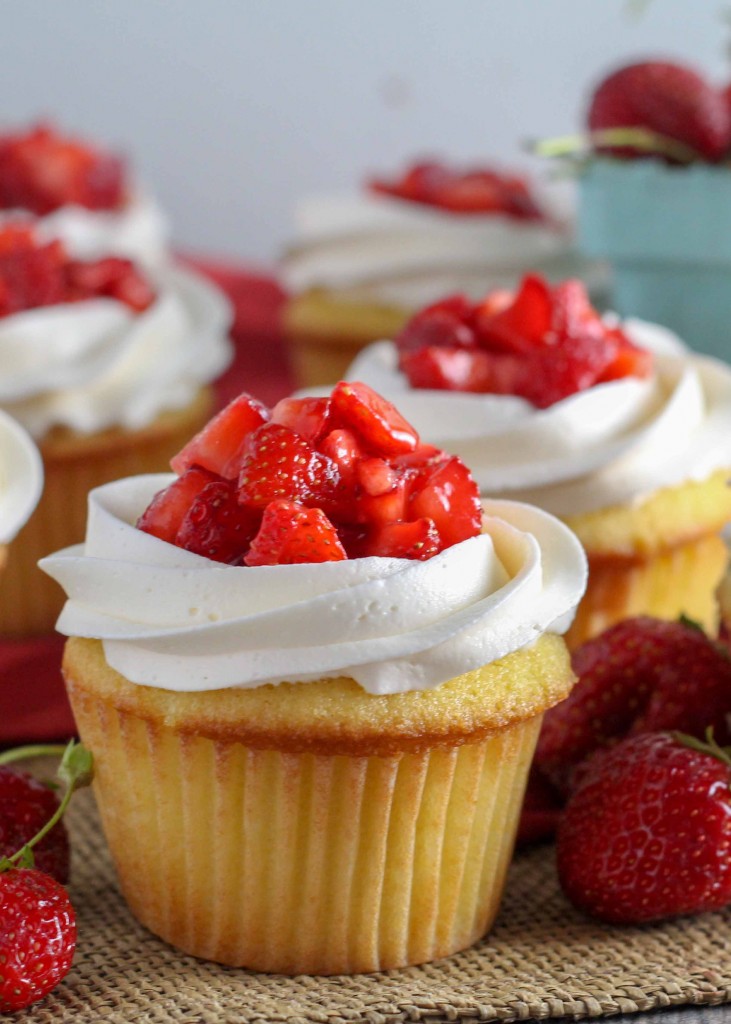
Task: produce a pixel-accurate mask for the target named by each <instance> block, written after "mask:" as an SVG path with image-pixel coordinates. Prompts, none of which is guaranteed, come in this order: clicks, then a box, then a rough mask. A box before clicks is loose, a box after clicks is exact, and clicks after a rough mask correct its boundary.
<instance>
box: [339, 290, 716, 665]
mask: <svg viewBox="0 0 731 1024" xmlns="http://www.w3.org/2000/svg"><path fill="white" fill-rule="evenodd" d="M398 346H399V347H398V348H397V346H396V345H395V344H393V343H391V342H381V343H378V344H376V345H374V346H372V347H370V348H368V349H367V350H366V351H365V352H364V353H362V354H361V356H360V357H359V359H358V360H357V361H356V362H355V363H354V365H353V366H352V367H351V369H350V375H351V376H352V377H353V378H354V379H360V380H363V381H366V382H368V383H370V384H371V385H372V386H374V387H376V388H378V389H379V390H381V391H382V392H383V393H384V394H386V395H388V396H390V397H393V399H394V401H396V402H397V403H398V404H399V406H400V407H401V408H402V409H403V411H404V414H405V415H406V416H408V417H409V419H410V421H411V422H413V423H414V425H415V427H416V428H417V430H419V431H420V432H421V434H422V436H423V437H424V439H425V440H426V441H428V442H431V443H433V444H436V445H439V446H440V447H444V448H446V449H448V450H449V451H453V452H455V453H456V454H457V455H459V456H460V457H462V458H463V459H464V460H465V461H466V462H467V463H468V464H469V465H470V467H471V469H472V471H473V473H474V476H475V479H476V480H477V482H478V484H479V486H480V490H481V492H482V493H483V494H488V495H495V496H500V497H503V498H509V499H516V498H518V499H520V500H523V501H527V502H531V503H533V504H536V505H538V506H539V507H540V508H543V509H545V510H546V511H548V512H551V513H553V514H554V515H556V516H558V517H560V518H561V519H562V520H563V521H564V522H565V523H567V524H568V525H569V526H570V527H571V529H572V530H574V531H575V533H576V534H577V536H578V537H579V539H580V540H581V542H582V544H583V545H584V548H585V549H586V552H587V554H588V558H589V566H590V573H589V585H588V588H587V593H586V596H585V598H584V600H583V601H582V603H581V605H580V607H579V611H578V614H577V616H576V620H575V622H574V625H573V627H572V629H571V631H570V633H569V636H568V640H569V643H570V645H577V644H579V643H581V642H582V641H583V640H584V639H587V638H588V637H590V636H593V635H595V634H596V633H599V632H601V631H602V630H603V629H604V628H606V627H607V626H608V625H610V624H612V623H613V622H615V621H618V620H619V619H622V618H625V617H628V616H630V615H638V614H649V615H655V616H658V617H660V618H675V617H676V616H678V615H680V614H685V615H687V616H689V617H690V618H692V619H695V620H697V621H698V622H700V623H701V624H703V625H704V626H705V627H706V628H708V629H709V630H710V631H712V630H713V629H714V628H715V625H716V619H717V613H716V606H715V600H714V596H713V595H714V591H715V588H716V586H717V584H718V582H719V579H720V577H721V575H722V573H723V568H724V564H725V559H726V552H725V548H724V544H723V541H722V540H721V537H720V533H721V530H722V528H723V526H724V525H725V524H726V523H727V522H728V521H729V520H730V519H731V488H729V486H728V480H729V476H731V369H730V368H729V367H728V366H727V365H726V364H724V363H721V362H719V361H717V360H714V359H710V358H708V357H703V356H699V355H695V354H694V353H693V352H691V351H690V350H688V349H687V348H685V347H684V346H683V345H682V344H681V343H680V341H679V340H678V339H677V338H676V337H675V336H674V335H672V334H670V332H668V331H666V330H663V329H662V328H660V327H658V326H657V325H653V324H649V323H643V322H641V321H637V320H627V321H625V322H620V321H618V320H617V319H616V318H613V317H610V316H607V317H605V318H604V319H603V320H602V319H601V318H600V317H599V316H598V315H597V314H596V313H595V312H594V310H593V309H592V308H591V306H590V305H589V303H588V301H587V298H586V294H585V292H584V289H583V287H582V286H581V285H580V284H579V283H578V282H576V281H569V282H566V283H564V284H561V285H558V286H556V287H554V288H552V287H550V286H549V285H548V284H547V283H546V282H545V280H543V279H542V278H540V277H537V276H535V275H529V276H527V277H526V278H525V280H524V281H523V283H522V285H521V288H520V290H519V291H518V292H517V294H516V295H515V296H514V297H513V298H510V297H506V296H505V295H489V296H487V298H486V299H484V300H483V301H482V302H481V303H478V304H473V303H471V302H470V301H469V300H468V299H466V298H465V297H464V296H453V297H451V298H448V299H447V300H445V301H443V302H442V303H438V304H435V305H434V306H432V307H430V308H428V309H426V310H424V311H422V312H421V313H419V314H417V316H415V317H414V318H413V319H412V321H410V323H409V324H408V325H407V327H406V328H405V329H404V331H403V332H402V333H401V334H400V336H399V338H398Z"/></svg>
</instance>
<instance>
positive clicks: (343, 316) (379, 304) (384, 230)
mask: <svg viewBox="0 0 731 1024" xmlns="http://www.w3.org/2000/svg"><path fill="white" fill-rule="evenodd" d="M531 267H533V268H539V269H541V270H542V271H543V273H545V274H546V275H547V276H548V277H549V278H551V279H560V278H561V277H565V276H567V275H568V274H574V275H576V274H580V273H582V272H583V273H584V274H585V275H586V277H587V280H588V282H589V283H590V285H591V286H593V287H594V289H595V290H596V291H601V289H602V287H603V286H606V283H607V282H606V274H605V272H604V270H603V267H602V266H601V265H600V264H598V263H595V264H593V265H592V264H590V263H589V262H588V261H584V262H583V263H582V261H581V260H580V259H579V257H578V256H577V255H576V253H575V252H574V249H573V243H572V231H571V225H570V221H569V218H568V216H567V214H566V211H565V210H564V211H562V210H561V209H560V206H559V202H558V199H557V197H556V196H555V195H554V197H553V198H552V197H551V195H550V192H549V191H548V190H547V189H546V188H545V187H544V188H543V189H542V190H539V189H538V187H537V186H535V185H532V184H531V183H530V182H529V180H528V178H527V176H525V175H518V174H514V173H509V172H505V171H501V170H498V169H497V168H496V167H494V166H492V165H486V164H481V165H472V166H465V167H456V166H449V165H447V164H446V163H441V162H437V161H425V162H419V163H414V164H411V165H410V166H409V167H408V168H407V169H406V170H405V171H404V172H403V173H401V174H397V175H395V176H393V177H390V178H385V177H377V178H376V177H374V178H372V179H371V180H370V181H368V182H367V183H366V184H365V185H364V187H363V188H362V189H361V191H360V192H354V193H352V194H350V195H347V194H342V195H330V196H328V195H322V196H315V197H312V198H308V199H303V200H301V201H300V202H299V203H298V204H297V208H296V213H295V242H294V243H293V245H292V247H291V248H290V249H289V250H288V251H287V253H286V254H285V257H284V260H283V262H282V277H283V281H284V284H285V286H286V287H287V288H288V289H289V291H290V293H291V297H290V300H289V302H288V304H287V306H286V308H285V313H284V327H285V331H286V334H287V337H288V340H289V343H290V346H291V353H292V358H293V362H294V368H295V372H296V373H297V375H298V378H299V380H300V381H301V383H303V384H306V385H313V384H327V383H332V382H333V381H336V380H338V379H339V378H340V377H342V376H343V374H344V373H345V370H346V368H347V366H348V364H349V363H350V361H351V360H352V359H353V357H354V356H355V354H356V353H357V351H358V350H359V349H360V348H362V347H363V346H364V345H366V344H368V343H369V342H371V341H376V340H378V339H379V338H387V337H392V336H393V334H394V333H395V332H396V331H398V330H399V329H400V328H401V327H402V326H403V325H404V323H405V322H406V320H407V319H408V317H409V316H410V314H411V313H412V312H414V310H416V309H418V308H419V307H421V306H423V305H426V304H428V303H430V302H433V301H435V300H437V299H439V298H441V297H442V296H443V295H446V294H448V293H449V292H452V291H461V292H465V293H467V294H468V295H472V296H473V297H475V298H476V297H477V296H479V295H482V294H484V292H485V290H486V289H493V288H514V287H515V285H516V283H517V281H518V280H519V278H520V276H521V275H522V273H523V272H524V271H525V270H526V269H528V268H531Z"/></svg>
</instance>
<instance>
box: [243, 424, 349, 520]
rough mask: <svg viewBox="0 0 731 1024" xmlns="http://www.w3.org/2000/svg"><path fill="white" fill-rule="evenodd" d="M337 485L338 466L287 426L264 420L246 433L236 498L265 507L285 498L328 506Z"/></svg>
mask: <svg viewBox="0 0 731 1024" xmlns="http://www.w3.org/2000/svg"><path fill="white" fill-rule="evenodd" d="M339 484H340V477H339V474H338V468H337V466H336V465H335V463H334V462H332V461H331V460H330V459H329V458H328V457H327V456H326V455H323V454H322V453H321V452H318V451H316V449H315V448H313V447H312V446H311V445H309V444H308V443H307V441H305V440H304V439H303V438H301V437H300V436H299V435H298V434H295V432H294V431H293V430H290V428H289V427H283V426H281V425H280V424H279V423H265V424H264V425H263V426H261V427H259V428H258V429H257V430H255V431H254V433H253V434H251V435H250V437H249V438H248V441H247V447H246V453H245V455H244V458H243V459H242V461H241V470H240V472H239V483H238V488H239V501H240V502H241V504H242V505H248V506H250V507H252V508H260V509H263V508H266V506H267V505H268V504H269V502H270V501H276V500H278V499H280V498H286V499H288V500H291V501H297V502H299V503H300V504H306V505H311V504H318V503H323V504H326V505H331V504H332V502H333V501H334V500H335V498H336V494H337V491H338V488H339Z"/></svg>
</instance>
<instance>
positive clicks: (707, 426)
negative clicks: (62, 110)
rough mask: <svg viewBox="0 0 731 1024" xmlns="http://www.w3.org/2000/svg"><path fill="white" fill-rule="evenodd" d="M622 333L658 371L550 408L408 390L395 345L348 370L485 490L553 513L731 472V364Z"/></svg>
mask: <svg viewBox="0 0 731 1024" xmlns="http://www.w3.org/2000/svg"><path fill="white" fill-rule="evenodd" d="M624 328H625V330H626V332H627V334H628V335H629V336H630V337H631V338H632V339H633V340H634V341H635V342H636V343H637V344H638V345H641V346H643V347H645V348H648V349H651V350H652V351H653V352H654V353H655V364H656V372H655V373H654V375H653V376H652V377H651V378H649V379H647V380H639V379H637V378H634V377H630V378H625V379H623V380H617V381H612V382H610V383H606V384H600V385H597V386H596V387H593V388H589V389H588V390H586V391H581V392H579V393H577V394H575V395H571V396H570V397H569V398H566V399H564V400H563V401H561V402H557V403H556V404H555V405H552V406H550V407H549V408H547V409H536V408H535V407H534V406H533V405H531V404H530V403H529V402H526V401H524V400H523V399H520V398H514V397H512V396H503V395H475V394H464V393H458V392H452V391H430V390H423V391H422V390H418V389H411V388H410V387H409V384H408V381H407V380H406V378H405V376H404V375H403V374H401V373H400V372H399V371H398V369H397V354H396V350H395V347H394V346H393V344H392V343H390V342H378V343H377V344H375V345H372V346H370V347H369V348H368V349H366V350H365V351H364V352H363V353H361V355H360V356H359V357H358V358H357V359H356V361H355V362H354V363H353V365H352V366H351V367H350V369H349V370H348V373H347V375H346V376H347V377H348V379H350V380H362V381H365V382H366V383H368V384H370V385H371V386H372V387H374V388H375V389H376V390H378V391H379V392H380V393H382V394H385V395H387V396H389V397H391V398H393V400H394V401H395V402H396V403H397V404H398V407H399V409H400V411H401V412H402V413H403V415H404V416H405V417H406V418H407V419H408V420H409V421H410V422H411V423H413V425H414V426H415V427H416V429H417V430H418V431H419V433H420V434H421V436H422V438H423V440H425V441H428V442H430V443H432V444H435V445H437V446H438V447H440V448H444V449H445V450H447V451H449V452H454V453H455V454H456V455H459V456H460V457H461V458H462V459H463V460H464V462H466V463H467V465H468V466H469V467H470V469H471V470H472V473H473V475H474V477H475V479H476V480H477V482H478V484H479V486H480V490H481V492H482V493H483V494H489V495H492V496H495V495H499V496H501V497H507V498H511V499H519V500H521V501H528V502H530V503H532V504H535V505H539V506H540V507H541V508H544V509H546V510H547V511H549V512H552V513H553V514H554V515H558V516H564V515H570V514H572V513H583V512H591V511H594V510H596V509H600V508H605V507H608V506H610V505H615V504H620V503H621V504H624V503H627V502H638V501H641V500H642V499H643V498H645V497H647V496H648V495H649V494H651V493H652V492H653V491H655V490H657V489H658V488H661V487H666V486H672V485H675V484H680V483H683V482H684V481H686V480H703V479H705V478H706V477H708V476H709V475H710V474H711V473H712V472H713V471H714V470H716V469H722V468H724V467H731V368H730V367H728V366H727V365H726V364H725V363H721V362H719V361H718V360H714V359H710V358H707V357H703V356H699V355H695V354H693V353H692V352H690V351H689V350H688V349H686V348H685V347H684V346H683V345H682V343H681V342H680V341H679V339H678V338H676V337H675V335H673V334H671V333H670V332H669V331H666V330H665V329H664V328H661V327H659V326H657V325H655V324H648V323H643V322H641V321H637V320H629V321H627V322H626V323H625V324H624Z"/></svg>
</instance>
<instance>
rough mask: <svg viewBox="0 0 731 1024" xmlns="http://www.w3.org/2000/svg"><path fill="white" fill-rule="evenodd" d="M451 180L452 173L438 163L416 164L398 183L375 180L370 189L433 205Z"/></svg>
mask: <svg viewBox="0 0 731 1024" xmlns="http://www.w3.org/2000/svg"><path fill="white" fill-rule="evenodd" d="M449 178H450V171H448V170H447V168H446V167H444V166H443V165H442V164H439V163H437V162H436V161H425V162H423V163H418V164H414V165H413V167H410V168H409V169H408V170H407V171H406V173H405V174H404V176H403V177H402V178H401V180H400V181H398V182H387V181H382V180H379V179H374V180H373V181H372V182H370V188H371V189H372V190H373V191H374V192H381V193H383V194H384V195H395V196H398V197H399V198H401V199H410V200H412V202H416V203H433V202H434V200H435V196H436V195H438V193H439V190H440V189H441V187H442V185H443V184H444V183H445V182H446V181H448V180H449Z"/></svg>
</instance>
